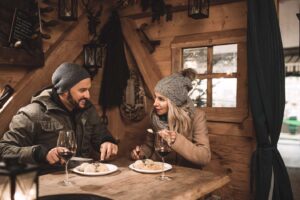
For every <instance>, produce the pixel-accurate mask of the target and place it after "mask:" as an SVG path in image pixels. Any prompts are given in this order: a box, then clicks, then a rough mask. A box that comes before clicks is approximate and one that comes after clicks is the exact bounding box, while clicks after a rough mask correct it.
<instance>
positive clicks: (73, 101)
mask: <svg viewBox="0 0 300 200" xmlns="http://www.w3.org/2000/svg"><path fill="white" fill-rule="evenodd" d="M81 100H85V102H87V100H88V99H87V98H81V99H79V100H78V102H76V101H75V99H74V98H73V96H72V94H71V92H68V97H67V101H68V102H69V104H71V105H72V106H73V109H76V110H78V109H79V110H80V109H84V107H85V105H84V107H83V108H81V107H80V106H79V102H80V101H81Z"/></svg>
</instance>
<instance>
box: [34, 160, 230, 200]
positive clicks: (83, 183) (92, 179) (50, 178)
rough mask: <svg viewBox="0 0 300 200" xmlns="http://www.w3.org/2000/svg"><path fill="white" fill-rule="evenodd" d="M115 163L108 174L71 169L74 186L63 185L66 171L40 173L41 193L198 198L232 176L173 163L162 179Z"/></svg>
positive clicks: (219, 186) (143, 197) (122, 197)
mask: <svg viewBox="0 0 300 200" xmlns="http://www.w3.org/2000/svg"><path fill="white" fill-rule="evenodd" d="M123 163H124V164H116V165H117V166H118V167H119V170H118V171H117V172H114V173H112V174H109V175H105V176H81V175H77V174H74V173H70V181H72V182H75V184H74V185H72V186H60V185H58V182H60V181H62V180H63V179H64V178H65V175H64V173H63V172H56V173H52V174H47V175H43V176H40V179H39V181H40V184H39V196H40V197H41V196H45V195H54V194H71V193H85V194H86V193H88V194H94V195H98V196H102V197H107V198H111V199H122V200H123V199H180V200H181V199H185V200H187V199H197V198H200V197H203V196H204V195H206V194H208V193H210V192H212V191H214V190H216V189H218V188H221V187H222V186H224V185H225V184H227V183H228V182H229V181H230V179H229V177H228V176H226V175H223V176H219V175H215V174H213V173H211V172H208V171H203V170H199V169H191V168H186V167H180V166H174V165H173V169H171V171H168V172H166V175H168V176H171V177H172V178H173V180H171V181H160V180H158V179H157V177H158V176H159V175H160V174H141V173H137V172H134V171H132V170H131V169H129V168H128V165H129V164H130V162H128V161H127V162H123Z"/></svg>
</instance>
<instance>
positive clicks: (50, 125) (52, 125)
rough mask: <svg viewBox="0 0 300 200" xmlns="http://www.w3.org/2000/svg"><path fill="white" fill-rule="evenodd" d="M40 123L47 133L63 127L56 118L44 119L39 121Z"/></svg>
mask: <svg viewBox="0 0 300 200" xmlns="http://www.w3.org/2000/svg"><path fill="white" fill-rule="evenodd" d="M40 125H41V128H42V130H43V131H44V132H48V133H51V132H53V133H55V132H58V131H59V130H62V129H63V128H64V126H63V125H62V124H61V123H59V122H58V121H56V120H53V119H51V120H45V121H40Z"/></svg>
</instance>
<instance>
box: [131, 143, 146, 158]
mask: <svg viewBox="0 0 300 200" xmlns="http://www.w3.org/2000/svg"><path fill="white" fill-rule="evenodd" d="M144 156H145V154H144V152H143V151H142V149H141V147H140V146H136V147H135V148H134V149H133V150H132V151H131V154H130V157H131V159H133V160H139V159H141V158H143V157H144Z"/></svg>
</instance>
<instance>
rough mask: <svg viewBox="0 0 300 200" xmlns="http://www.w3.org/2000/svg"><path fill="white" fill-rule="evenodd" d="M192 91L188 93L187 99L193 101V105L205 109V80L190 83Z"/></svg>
mask: <svg viewBox="0 0 300 200" xmlns="http://www.w3.org/2000/svg"><path fill="white" fill-rule="evenodd" d="M192 85H193V89H191V90H190V91H189V97H190V98H191V99H192V100H193V102H194V105H195V106H198V107H206V106H207V105H206V99H207V95H206V93H207V92H206V91H207V79H203V80H200V79H195V80H193V81H192Z"/></svg>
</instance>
